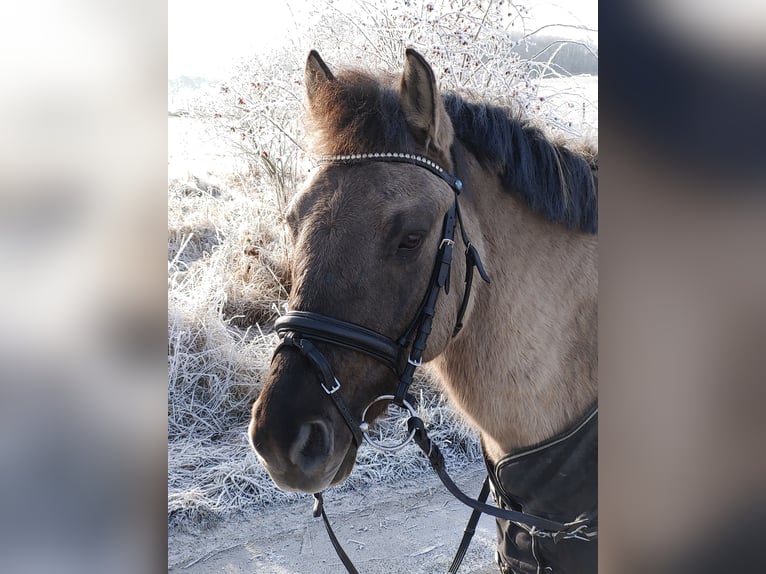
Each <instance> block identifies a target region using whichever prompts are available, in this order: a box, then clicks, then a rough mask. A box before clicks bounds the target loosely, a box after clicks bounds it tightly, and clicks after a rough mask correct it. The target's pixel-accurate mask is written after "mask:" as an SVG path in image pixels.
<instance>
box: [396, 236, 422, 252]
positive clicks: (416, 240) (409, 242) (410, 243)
mask: <svg viewBox="0 0 766 574" xmlns="http://www.w3.org/2000/svg"><path fill="white" fill-rule="evenodd" d="M422 241H423V236H422V235H421V234H419V233H410V234H409V235H407V237H405V238H404V239H403V240H402V242H401V243H400V244H399V249H416V248H417V247H420V243H421V242H422Z"/></svg>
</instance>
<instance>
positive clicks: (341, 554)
mask: <svg viewBox="0 0 766 574" xmlns="http://www.w3.org/2000/svg"><path fill="white" fill-rule="evenodd" d="M313 496H314V510H313V514H314V518H317V517H318V516H321V517H322V521H323V522H324V527H325V530H327V535H328V536H329V537H330V542H331V543H332V547H333V548H335V553H336V554H337V555H338V558H340V561H341V562H343V566H345V567H346V571H347V572H348V573H349V574H359V572H358V571H357V569H356V568H355V567H354V564H353V563H352V562H351V559H350V558H349V557H348V554H346V551H345V550H343V547H342V546H341V545H340V542H338V538H337V536H335V532H333V530H332V526H330V521H329V520H328V518H327V514H325V511H324V499H323V498H322V493H321V492H317V493H315V494H314V495H313Z"/></svg>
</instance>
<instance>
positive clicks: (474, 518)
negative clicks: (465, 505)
mask: <svg viewBox="0 0 766 574" xmlns="http://www.w3.org/2000/svg"><path fill="white" fill-rule="evenodd" d="M488 497H489V476H487V477H486V478H485V479H484V484H482V485H481V492H480V493H479V498H477V499H476V500H478V501H479V502H481V503H482V504H483V503H485V502H486V501H487V498H488ZM479 518H481V510H478V509H476V508H474V509H473V512H471V517H470V518H469V519H468V524H467V525H466V527H465V530H464V531H463V539H462V540H461V541H460V546H458V547H457V552H456V553H455V557H454V558H453V559H452V564H450V567H449V570H447V574H456V573H457V571H458V568H460V565H461V564H462V563H463V558H465V553H466V552H467V551H468V547H469V546H470V545H471V540H473V535H474V533H475V532H476V525H477V524H478V523H479Z"/></svg>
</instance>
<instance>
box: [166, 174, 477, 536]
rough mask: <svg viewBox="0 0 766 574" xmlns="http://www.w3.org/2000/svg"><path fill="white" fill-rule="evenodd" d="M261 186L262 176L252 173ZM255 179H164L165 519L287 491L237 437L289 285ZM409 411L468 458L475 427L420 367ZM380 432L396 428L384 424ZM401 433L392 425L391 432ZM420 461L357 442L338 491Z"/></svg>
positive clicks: (219, 510) (394, 474) (408, 471)
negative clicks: (415, 407) (414, 405)
mask: <svg viewBox="0 0 766 574" xmlns="http://www.w3.org/2000/svg"><path fill="white" fill-rule="evenodd" d="M261 183H262V182H261ZM259 185H260V184H259V179H258V178H257V177H256V178H252V177H251V178H249V179H248V178H247V177H245V176H241V177H228V178H226V179H221V180H220V181H218V182H216V183H212V182H211V181H201V180H199V179H198V178H191V179H189V180H187V181H178V180H174V181H172V182H171V183H170V184H169V187H168V519H169V523H170V525H171V527H173V528H179V527H180V528H198V527H201V526H204V525H206V524H209V523H210V522H214V521H216V520H218V519H220V518H222V517H224V516H227V515H230V514H231V513H234V512H240V511H253V510H256V509H257V508H259V507H261V506H263V505H267V504H277V503H280V502H285V501H288V500H293V499H295V498H296V496H297V495H295V494H287V493H284V492H282V491H280V490H279V489H277V488H276V487H275V486H274V484H273V482H272V481H271V479H270V478H269V477H268V475H267V474H266V472H265V470H264V469H263V467H262V466H261V465H260V463H259V462H258V461H257V459H256V458H255V456H254V454H253V452H252V450H251V448H250V446H249V444H248V440H247V435H246V429H247V424H248V421H249V409H250V406H251V404H252V401H253V400H254V398H255V397H256V396H257V394H258V392H259V390H260V388H261V384H262V381H263V377H264V375H265V374H266V371H267V369H268V365H269V361H270V357H271V352H272V349H273V348H274V346H275V344H276V341H277V337H276V335H275V334H274V333H273V332H272V329H271V325H272V323H273V321H274V319H275V318H276V317H277V316H278V315H279V314H280V312H281V311H282V309H283V304H284V302H285V300H286V297H287V293H288V290H289V284H288V278H287V262H288V256H289V249H288V245H287V240H286V237H285V235H284V230H283V226H282V223H281V220H280V216H279V209H280V208H279V205H278V204H277V202H276V201H275V200H274V199H273V197H272V195H270V194H269V190H268V188H266V190H265V191H264V192H259V191H257V190H258V189H261V188H260V187H259ZM415 392H416V393H418V395H419V396H420V401H419V403H420V404H419V411H420V413H421V416H422V417H423V419H424V420H425V421H426V422H427V423H428V424H429V427H430V429H431V430H430V432H431V435H432V436H433V437H434V438H435V439H436V440H438V441H439V443H440V444H442V445H444V448H445V452H446V453H447V456H448V459H449V460H450V464H451V466H452V468H455V469H458V468H461V467H463V466H465V465H466V464H469V463H474V462H478V461H479V460H480V452H479V447H478V443H477V440H476V436H475V435H474V433H473V432H472V431H471V430H470V429H468V428H467V427H466V426H465V424H464V423H462V422H461V421H460V420H459V418H458V417H457V416H456V414H455V413H454V411H453V410H452V409H451V407H450V406H449V405H448V404H447V403H446V401H445V399H444V398H443V397H442V396H441V395H440V394H439V393H438V392H436V390H435V387H434V385H433V384H432V383H431V382H429V380H428V379H427V377H426V376H423V377H420V378H419V379H418V380H417V382H416V386H415ZM381 426H382V429H381V430H382V431H383V432H389V433H390V432H392V429H393V430H397V429H401V428H402V427H403V421H402V420H391V421H386V422H384V423H383V424H382V425H381ZM400 432H401V431H400ZM427 466H428V464H427V461H426V460H425V459H424V457H422V455H420V454H419V453H418V452H416V450H415V448H414V447H408V448H406V449H404V450H403V451H401V452H399V453H396V454H382V453H380V452H378V451H375V450H373V449H370V448H368V447H367V446H366V445H365V446H363V447H362V449H360V452H359V456H358V458H357V465H356V468H355V469H354V471H353V473H352V474H351V476H350V477H349V479H348V480H347V481H346V483H344V485H343V486H342V487H340V490H350V489H354V488H358V487H360V486H364V485H369V484H375V483H381V482H390V481H395V480H399V479H401V478H409V477H413V476H417V475H418V474H419V473H422V472H425V471H426V470H427Z"/></svg>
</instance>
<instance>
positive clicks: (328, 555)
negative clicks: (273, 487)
mask: <svg viewBox="0 0 766 574" xmlns="http://www.w3.org/2000/svg"><path fill="white" fill-rule="evenodd" d="M484 472H485V471H484V466H483V464H478V465H476V466H475V467H473V468H471V469H469V470H466V471H464V472H462V473H455V475H454V477H453V478H455V481H456V482H457V483H458V485H459V486H460V487H461V488H462V489H463V490H464V491H466V492H467V493H469V494H471V495H472V496H476V495H477V494H478V492H479V489H480V488H481V481H482V480H483V479H484ZM311 503H312V499H311V497H310V496H308V495H307V496H306V499H305V501H302V502H296V503H293V504H290V505H285V506H280V507H274V508H270V509H268V510H265V511H263V512H260V513H258V514H257V515H253V516H249V517H244V518H238V519H235V520H229V521H226V522H223V523H220V524H218V525H216V526H215V527H213V528H211V529H210V530H208V531H206V532H205V533H203V534H199V535H192V534H188V533H174V534H170V535H169V537H168V572H169V573H172V574H203V573H209V572H215V573H218V572H221V573H225V574H244V573H247V574H252V573H264V574H293V573H300V574H336V573H337V574H343V573H344V572H345V569H344V568H343V565H342V564H341V562H340V560H339V559H338V557H337V556H336V555H335V551H334V550H333V548H332V545H331V544H330V540H329V539H328V537H327V533H326V532H325V529H324V525H323V524H322V520H321V518H316V519H315V518H313V517H312V516H311ZM325 511H326V512H327V515H328V517H329V518H330V521H331V523H332V525H333V528H334V529H335V533H336V535H337V536H338V540H340V542H341V544H342V545H343V547H344V548H345V550H346V552H347V553H348V555H349V557H350V558H351V560H352V561H353V562H354V564H355V565H356V567H357V569H358V570H359V572H360V574H384V573H385V574H390V573H398V572H406V573H407V574H431V573H437V572H439V573H443V572H446V571H447V568H448V567H449V564H450V562H451V561H452V557H453V555H454V553H455V551H456V550H457V546H458V544H459V542H460V538H461V537H462V535H463V529H464V528H465V525H466V522H467V521H468V517H469V516H470V513H471V511H470V509H469V508H468V507H466V506H464V505H463V504H461V503H460V502H458V501H457V500H456V499H454V498H453V497H452V495H450V494H449V493H448V492H447V490H446V489H445V488H444V487H443V486H442V484H441V483H440V482H439V480H438V478H436V476H435V475H430V474H429V475H426V476H425V477H423V478H420V479H416V480H408V481H404V482H402V483H401V484H399V485H384V486H377V487H371V488H368V489H365V490H362V491H359V492H354V493H345V494H343V493H339V494H336V493H333V492H332V491H329V492H327V493H325ZM494 548H495V523H494V519H493V518H492V517H488V516H482V518H481V520H480V521H479V525H478V527H477V529H476V535H475V536H474V539H473V542H472V543H471V547H470V549H469V551H468V553H467V554H466V557H465V560H464V562H463V565H462V566H461V568H460V573H461V574H497V572H498V569H497V567H496V566H495V565H494V553H495V550H494Z"/></svg>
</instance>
